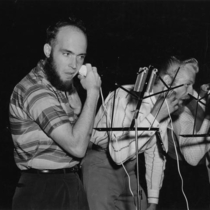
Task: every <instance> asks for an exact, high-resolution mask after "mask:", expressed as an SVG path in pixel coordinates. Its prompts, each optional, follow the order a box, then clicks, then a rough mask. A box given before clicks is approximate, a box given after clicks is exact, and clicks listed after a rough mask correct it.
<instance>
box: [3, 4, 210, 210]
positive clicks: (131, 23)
mask: <svg viewBox="0 0 210 210" xmlns="http://www.w3.org/2000/svg"><path fill="white" fill-rule="evenodd" d="M72 15H74V16H76V17H78V18H81V19H82V20H83V21H84V22H85V24H86V26H87V29H88V34H89V48H88V56H87V60H86V61H87V62H91V63H92V64H93V65H95V66H97V68H98V71H99V73H100V74H101V75H102V81H103V86H102V89H103V93H104V97H105V96H106V95H107V93H108V92H109V91H110V90H111V89H113V88H114V84H115V83H116V82H117V83H118V84H125V83H134V82H135V79H136V72H137V71H138V68H139V67H144V66H148V65H150V64H152V65H156V63H158V62H159V60H161V59H162V57H164V56H165V55H176V54H181V55H182V56H184V57H186V58H189V57H195V58H196V59H197V60H198V61H199V65H200V72H199V73H198V77H197V83H196V86H195V88H197V87H199V85H200V84H202V83H204V82H210V76H209V75H210V69H209V68H210V50H209V41H210V34H209V30H210V28H209V26H210V2H209V1H170V0H168V1H137V0H136V1H134V0H127V1H126V0H124V1H117V0H112V1H111V0H104V1H100V0H99V1H96V0H95V1H93V0H92V1H91V0H90V1H88V0H86V1H81V0H77V1H71V0H69V1H67V0H66V1H62V0H57V1H56V0H51V1H50V0H49V1H46V0H45V1H41V0H40V1H38V0H36V1H30V0H28V1H26V0H25V1H19V0H14V1H10V0H7V1H6V0H5V1H3V0H2V1H0V67H1V70H0V79H1V80H0V81H1V82H0V85H1V87H0V101H1V103H0V114H1V118H0V119H1V121H0V123H1V125H0V136H1V139H0V192H1V193H0V194H1V197H0V209H9V208H10V205H11V198H12V195H13V193H14V189H15V185H16V183H17V180H18V178H19V171H18V169H17V168H16V166H15V164H14V161H13V154H12V153H13V151H12V150H13V144H12V140H11V136H10V133H9V129H8V103H9V97H10V94H11V91H12V89H13V88H14V86H15V84H16V83H17V82H18V81H19V80H20V79H21V78H22V77H23V76H24V75H25V74H27V73H28V72H29V70H31V69H32V68H33V67H34V66H35V65H36V64H37V62H38V60H39V59H41V58H44V54H43V45H44V43H45V29H46V27H47V26H48V25H49V24H50V23H51V22H53V21H54V20H56V19H58V18H61V17H65V16H72Z"/></svg>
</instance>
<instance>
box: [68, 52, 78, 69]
mask: <svg viewBox="0 0 210 210" xmlns="http://www.w3.org/2000/svg"><path fill="white" fill-rule="evenodd" d="M69 66H70V67H72V68H74V69H75V68H76V67H77V57H76V56H75V55H72V56H70V59H69Z"/></svg>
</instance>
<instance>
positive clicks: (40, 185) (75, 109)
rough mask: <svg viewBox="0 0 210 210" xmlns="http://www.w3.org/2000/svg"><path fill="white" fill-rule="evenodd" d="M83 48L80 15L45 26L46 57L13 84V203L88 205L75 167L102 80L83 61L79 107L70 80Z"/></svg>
mask: <svg viewBox="0 0 210 210" xmlns="http://www.w3.org/2000/svg"><path fill="white" fill-rule="evenodd" d="M86 51H87V35H86V30H85V28H84V26H83V25H82V22H81V21H77V20H76V19H70V18H69V19H67V20H64V21H58V22H56V23H55V24H54V25H51V26H50V27H49V28H48V29H47V40H46V44H45V45H44V54H45V56H46V58H45V60H40V61H39V63H38V64H37V66H36V67H35V68H34V69H32V71H31V72H29V74H28V75H26V76H25V77H24V78H23V79H22V80H21V81H20V82H19V83H18V84H17V85H16V86H15V88H14V90H13V93H12V95H11V101H10V106H9V110H10V114H9V118H10V124H11V133H12V138H13V142H14V147H15V150H14V158H15V162H16V164H17V167H18V168H19V169H20V170H21V177H20V180H19V183H18V185H17V187H16V191H15V194H14V197H13V205H12V207H13V209H20V210H22V209H39V210H40V209H45V210H46V209H74V210H77V209H78V210H79V209H80V210H81V209H84V210H86V209H89V208H88V204H87V199H86V195H85V193H84V189H83V186H82V184H81V181H80V179H79V176H78V170H79V163H80V160H81V158H83V156H84V155H85V153H86V149H87V146H88V143H89V139H90V136H91V132H92V127H93V120H94V117H95V111H96V108H97V102H98V98H99V89H100V86H101V80H100V77H99V75H98V73H97V69H96V67H92V66H91V64H86V67H87V74H86V77H84V76H81V75H79V76H78V78H79V80H80V83H81V85H82V87H83V88H84V89H85V90H86V93H87V96H86V100H85V102H84V106H83V107H82V104H81V101H80V98H79V95H78V93H77V90H76V89H75V87H74V83H73V80H74V77H75V76H76V75H77V74H78V71H79V69H80V67H81V66H82V64H83V62H84V59H85V55H86Z"/></svg>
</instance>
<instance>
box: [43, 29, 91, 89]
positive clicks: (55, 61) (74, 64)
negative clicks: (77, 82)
mask: <svg viewBox="0 0 210 210" xmlns="http://www.w3.org/2000/svg"><path fill="white" fill-rule="evenodd" d="M86 50H87V40H86V37H85V35H84V34H83V33H82V32H81V31H80V30H79V29H77V28H75V27H70V26H66V27H63V28H61V29H60V31H59V32H58V34H57V37H56V41H55V44H54V45H53V46H52V47H51V53H50V57H49V58H48V59H47V63H48V65H47V71H46V73H47V76H48V78H49V80H50V82H51V83H52V85H54V86H55V87H56V88H58V89H60V90H63V91H67V90H68V89H69V88H70V87H71V86H72V82H73V78H74V77H75V75H76V74H77V73H78V71H79V69H80V67H81V66H82V64H83V62H84V59H85V55H86ZM50 68H51V70H50ZM49 74H50V75H49Z"/></svg>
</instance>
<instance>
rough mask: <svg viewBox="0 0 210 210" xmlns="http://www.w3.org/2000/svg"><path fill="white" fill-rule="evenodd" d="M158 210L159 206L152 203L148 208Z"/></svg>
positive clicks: (148, 209)
mask: <svg viewBox="0 0 210 210" xmlns="http://www.w3.org/2000/svg"><path fill="white" fill-rule="evenodd" d="M156 209H157V204H154V203H150V204H149V205H148V207H147V210H156Z"/></svg>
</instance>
